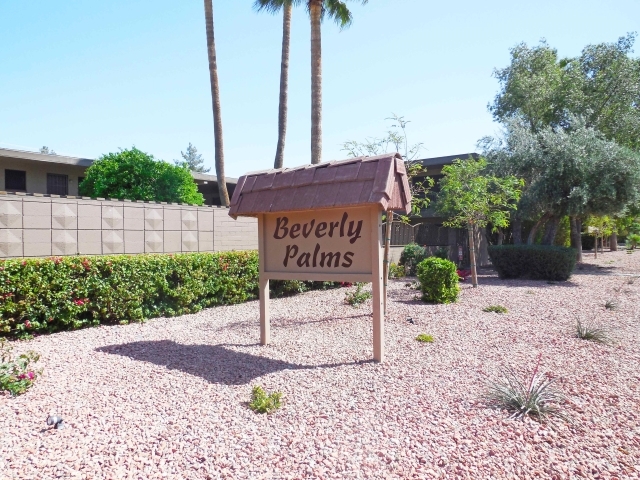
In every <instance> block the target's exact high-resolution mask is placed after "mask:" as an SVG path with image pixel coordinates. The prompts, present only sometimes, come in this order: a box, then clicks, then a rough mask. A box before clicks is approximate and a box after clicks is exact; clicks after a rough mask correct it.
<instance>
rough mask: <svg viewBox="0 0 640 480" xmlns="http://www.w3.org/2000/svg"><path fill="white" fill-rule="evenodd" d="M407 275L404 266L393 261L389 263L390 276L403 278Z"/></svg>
mask: <svg viewBox="0 0 640 480" xmlns="http://www.w3.org/2000/svg"><path fill="white" fill-rule="evenodd" d="M404 276H405V272H404V267H403V266H402V265H396V264H395V263H392V264H390V265H389V278H402V277H404Z"/></svg>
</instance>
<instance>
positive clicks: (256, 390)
mask: <svg viewBox="0 0 640 480" xmlns="http://www.w3.org/2000/svg"><path fill="white" fill-rule="evenodd" d="M281 398H282V393H280V392H273V393H270V394H269V395H267V393H266V392H265V391H264V390H263V389H262V387H261V386H260V385H256V386H255V387H253V390H251V402H250V403H249V408H250V409H251V410H253V411H254V412H256V413H271V412H273V411H275V410H277V409H279V408H280V400H281Z"/></svg>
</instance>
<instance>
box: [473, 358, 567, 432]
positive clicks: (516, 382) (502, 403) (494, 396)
mask: <svg viewBox="0 0 640 480" xmlns="http://www.w3.org/2000/svg"><path fill="white" fill-rule="evenodd" d="M541 358H542V355H539V356H538V361H537V363H536V367H535V368H534V370H533V373H532V375H531V378H529V379H528V381H526V380H525V381H524V382H523V381H521V380H520V379H519V378H518V375H517V374H516V372H514V371H513V369H511V368H508V367H507V368H505V369H504V370H503V371H502V375H501V376H502V378H501V379H500V380H499V381H497V382H495V383H492V384H490V385H489V390H488V391H487V393H486V394H485V401H486V403H487V405H488V406H490V407H494V408H499V409H505V410H507V411H509V412H511V413H512V414H511V417H510V418H516V419H523V418H524V417H527V416H529V417H531V418H534V419H536V420H539V421H546V420H547V419H548V418H549V417H551V416H555V417H560V418H563V419H567V417H566V416H565V415H564V414H563V413H562V412H561V411H560V409H559V408H558V405H559V404H561V403H563V402H564V400H565V397H564V396H563V395H562V394H561V393H560V392H558V391H556V390H555V389H554V388H552V384H553V382H554V380H553V379H551V378H549V377H548V376H546V375H544V374H542V373H540V371H539V370H540V359H541Z"/></svg>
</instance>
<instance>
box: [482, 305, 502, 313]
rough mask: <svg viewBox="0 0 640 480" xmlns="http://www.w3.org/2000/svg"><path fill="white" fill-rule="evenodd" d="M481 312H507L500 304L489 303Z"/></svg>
mask: <svg viewBox="0 0 640 480" xmlns="http://www.w3.org/2000/svg"><path fill="white" fill-rule="evenodd" d="M482 311H483V312H493V313H507V312H508V310H507V309H506V308H505V307H503V306H502V305H490V306H488V307H485V308H483V309H482Z"/></svg>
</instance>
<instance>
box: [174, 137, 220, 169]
mask: <svg viewBox="0 0 640 480" xmlns="http://www.w3.org/2000/svg"><path fill="white" fill-rule="evenodd" d="M180 155H182V160H174V161H173V163H175V164H176V165H178V166H182V165H184V166H185V167H187V168H188V169H189V170H191V171H192V172H198V173H208V172H209V170H211V169H210V168H205V167H204V160H203V159H202V155H201V154H200V153H198V149H197V148H196V147H194V146H193V145H191V142H189V146H188V147H187V151H186V152H180Z"/></svg>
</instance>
